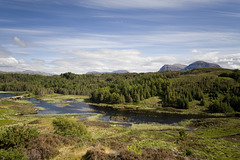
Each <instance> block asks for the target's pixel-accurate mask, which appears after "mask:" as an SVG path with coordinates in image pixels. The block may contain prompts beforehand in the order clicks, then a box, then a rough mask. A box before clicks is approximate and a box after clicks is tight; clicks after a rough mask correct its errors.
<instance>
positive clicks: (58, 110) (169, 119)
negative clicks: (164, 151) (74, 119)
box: [0, 93, 202, 124]
mask: <svg viewBox="0 0 240 160" xmlns="http://www.w3.org/2000/svg"><path fill="white" fill-rule="evenodd" d="M12 96H13V94H10V93H0V98H2V97H12ZM26 100H28V101H30V102H32V103H33V104H34V105H35V106H36V107H43V108H44V109H45V110H43V111H39V113H38V114H78V115H80V116H83V117H89V116H92V115H96V114H101V116H100V117H99V120H101V121H108V122H109V121H114V122H118V123H126V124H128V123H151V122H155V123H162V124H172V123H178V122H180V121H182V120H186V119H196V118H202V116H193V115H174V114H164V113H153V112H147V111H144V112H143V111H130V110H123V111H119V110H115V109H110V108H104V107H96V106H92V105H88V104H86V103H83V102H77V101H72V100H71V101H63V102H61V103H55V102H51V101H42V100H38V99H35V98H29V99H26Z"/></svg>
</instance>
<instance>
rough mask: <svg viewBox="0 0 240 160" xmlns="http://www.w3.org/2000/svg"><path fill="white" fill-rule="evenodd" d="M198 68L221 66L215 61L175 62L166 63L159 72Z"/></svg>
mask: <svg viewBox="0 0 240 160" xmlns="http://www.w3.org/2000/svg"><path fill="white" fill-rule="evenodd" d="M197 68H221V67H220V66H219V65H218V64H215V63H208V62H204V61H196V62H194V63H192V64H190V65H188V66H186V65H182V64H173V65H168V64H165V65H164V66H162V68H161V69H160V70H159V72H161V71H188V70H192V69H197Z"/></svg>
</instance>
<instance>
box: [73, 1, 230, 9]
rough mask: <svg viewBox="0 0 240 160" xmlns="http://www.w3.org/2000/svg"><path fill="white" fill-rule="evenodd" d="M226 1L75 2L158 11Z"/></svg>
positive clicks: (96, 5) (94, 5)
mask: <svg viewBox="0 0 240 160" xmlns="http://www.w3.org/2000/svg"><path fill="white" fill-rule="evenodd" d="M224 1H226V0H211V1H209V0H170V1H167V0H121V1H116V0H115V1H114V0H83V1H80V2H79V1H76V0H75V2H77V3H79V4H80V5H84V6H86V7H93V8H117V9H129V8H139V9H158V8H182V7H186V6H199V5H208V4H212V3H217V2H224Z"/></svg>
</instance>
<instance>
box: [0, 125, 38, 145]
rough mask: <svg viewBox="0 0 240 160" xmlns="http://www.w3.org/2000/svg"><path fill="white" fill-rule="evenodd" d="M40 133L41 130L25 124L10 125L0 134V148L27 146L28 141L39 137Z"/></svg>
mask: <svg viewBox="0 0 240 160" xmlns="http://www.w3.org/2000/svg"><path fill="white" fill-rule="evenodd" d="M38 135H39V132H38V131H37V129H35V128H29V127H27V126H25V125H23V126H19V125H16V126H12V127H8V128H7V129H5V130H3V132H2V133H1V134H0V148H1V149H9V148H17V147H23V148H25V147H26V146H27V144H28V142H29V141H30V140H31V139H33V138H34V137H37V136H38Z"/></svg>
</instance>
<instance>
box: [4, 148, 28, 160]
mask: <svg viewBox="0 0 240 160" xmlns="http://www.w3.org/2000/svg"><path fill="white" fill-rule="evenodd" d="M0 159H1V160H25V159H26V157H25V155H24V154H23V153H21V152H19V151H18V150H17V149H13V148H9V149H7V150H5V149H0Z"/></svg>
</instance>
